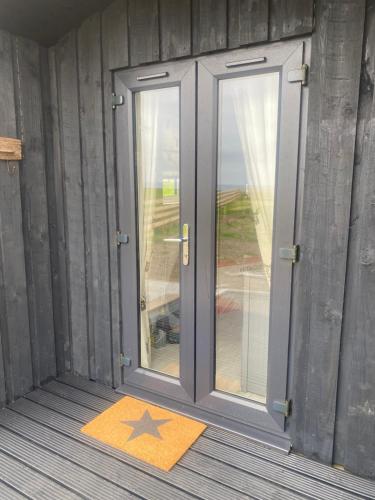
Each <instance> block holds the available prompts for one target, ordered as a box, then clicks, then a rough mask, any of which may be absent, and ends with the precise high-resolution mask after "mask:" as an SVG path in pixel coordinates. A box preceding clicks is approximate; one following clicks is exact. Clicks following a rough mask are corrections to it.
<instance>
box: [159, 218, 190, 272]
mask: <svg viewBox="0 0 375 500" xmlns="http://www.w3.org/2000/svg"><path fill="white" fill-rule="evenodd" d="M163 241H165V242H167V243H182V263H183V265H184V266H188V265H189V259H190V227H189V224H184V225H183V226H182V236H181V237H180V238H164V240H163Z"/></svg>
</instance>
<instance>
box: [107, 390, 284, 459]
mask: <svg viewBox="0 0 375 500" xmlns="http://www.w3.org/2000/svg"><path fill="white" fill-rule="evenodd" d="M116 392H117V393H118V394H124V395H127V396H134V397H135V398H138V399H143V400H145V401H148V402H149V403H153V404H156V405H158V406H161V407H164V408H167V409H169V410H174V411H177V412H179V413H181V414H182V415H186V416H188V417H192V418H195V419H196V420H199V421H201V422H204V423H207V424H211V425H214V426H216V427H220V428H221V429H224V430H226V431H229V432H233V433H235V434H239V435H241V436H245V437H247V438H249V439H251V440H253V441H256V442H258V443H261V444H263V445H265V446H268V447H272V448H275V449H277V450H279V451H281V452H282V453H284V454H286V455H287V454H289V453H290V451H291V448H292V445H291V441H290V437H289V435H287V434H282V433H280V434H275V433H270V432H269V431H265V430H263V429H259V428H256V427H253V426H251V425H246V424H243V423H241V422H238V421H236V420H232V419H230V418H227V417H223V416H221V415H217V414H215V413H214V412H211V411H207V409H205V408H201V407H199V406H198V405H196V404H194V403H192V404H188V403H186V402H181V401H176V400H172V399H170V398H167V397H165V396H164V395H162V394H157V393H154V392H150V391H147V390H145V389H143V388H140V387H137V386H134V385H130V384H123V385H121V386H120V387H118V388H117V389H116Z"/></svg>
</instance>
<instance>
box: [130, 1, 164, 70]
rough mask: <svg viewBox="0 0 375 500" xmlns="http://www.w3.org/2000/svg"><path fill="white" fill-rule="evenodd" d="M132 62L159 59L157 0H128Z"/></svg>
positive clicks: (134, 63)
mask: <svg viewBox="0 0 375 500" xmlns="http://www.w3.org/2000/svg"><path fill="white" fill-rule="evenodd" d="M128 12H129V14H128V15H129V17H128V25H129V42H130V48H129V49H130V63H131V65H132V66H137V65H138V64H143V63H148V62H154V61H158V60H159V58H160V51H159V15H158V1H157V0H128Z"/></svg>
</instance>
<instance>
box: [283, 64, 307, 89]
mask: <svg viewBox="0 0 375 500" xmlns="http://www.w3.org/2000/svg"><path fill="white" fill-rule="evenodd" d="M308 69H309V67H308V65H307V64H302V66H301V67H300V68H296V69H292V70H290V71H289V72H288V82H289V83H295V82H301V84H302V85H307V73H308Z"/></svg>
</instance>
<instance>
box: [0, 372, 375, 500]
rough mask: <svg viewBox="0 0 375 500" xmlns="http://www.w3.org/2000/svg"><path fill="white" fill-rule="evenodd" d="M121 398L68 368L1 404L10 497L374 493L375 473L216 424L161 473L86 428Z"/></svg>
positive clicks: (0, 467) (1, 463) (0, 485)
mask: <svg viewBox="0 0 375 500" xmlns="http://www.w3.org/2000/svg"><path fill="white" fill-rule="evenodd" d="M121 397H122V396H120V395H118V394H116V393H115V392H114V391H113V390H112V389H110V388H108V387H105V386H102V385H99V384H97V383H94V382H89V381H87V380H84V379H81V378H76V377H72V376H67V377H64V378H61V379H59V380H58V381H54V382H51V383H49V384H47V385H45V386H43V387H42V388H41V389H38V390H36V391H34V392H31V393H29V394H28V395H27V396H26V397H25V398H21V399H19V400H18V401H16V402H15V403H13V404H12V405H10V406H9V407H8V408H7V409H4V410H2V411H0V473H1V480H0V495H2V496H1V498H15V499H17V498H22V497H23V496H26V497H27V498H31V499H38V500H39V499H44V498H46V499H47V498H61V499H65V498H69V499H70V498H72V499H75V498H82V497H84V498H90V499H91V498H98V499H99V498H144V499H150V500H157V499H171V500H172V499H173V500H174V499H179V498H181V499H187V498H201V499H212V500H216V499H217V498H230V499H242V498H243V499H245V498H253V499H257V500H272V499H274V498H277V499H284V500H289V499H290V500H297V499H322V500H323V499H324V500H330V499H332V500H336V499H339V498H340V499H342V500H349V499H355V498H356V499H365V498H366V499H375V483H374V482H372V481H369V480H366V479H361V478H358V477H356V476H352V475H351V474H349V473H347V472H344V471H339V470H335V469H333V468H331V467H328V466H325V465H321V464H318V463H316V462H313V461H311V460H308V459H305V458H302V457H299V456H297V455H293V454H292V455H289V456H288V455H285V454H284V453H281V452H279V451H275V450H273V449H270V448H268V447H265V446H262V445H260V444H259V443H255V442H253V441H251V440H250V439H248V438H245V437H241V436H238V435H236V434H232V433H230V432H227V431H223V430H221V429H219V428H216V427H211V426H210V427H209V428H208V429H207V430H206V431H205V432H204V434H203V435H202V437H201V438H199V439H198V441H197V442H196V443H195V444H194V445H193V446H192V448H191V449H190V450H189V451H188V452H187V453H186V454H185V455H184V457H183V458H182V459H181V460H180V462H179V463H178V464H177V465H176V466H175V467H174V468H173V469H172V471H170V472H169V473H168V472H163V471H160V470H158V469H156V468H154V467H152V466H150V465H148V464H145V463H143V462H141V461H139V460H137V459H135V458H133V457H131V456H129V455H127V454H125V453H122V452H121V451H119V450H116V449H113V448H111V447H109V446H107V445H105V444H103V443H100V442H98V441H96V440H94V439H92V438H90V437H88V436H86V435H84V434H82V433H81V432H80V429H81V427H82V426H83V425H84V424H85V423H86V422H88V421H90V420H91V419H92V418H94V417H95V416H96V415H97V414H98V412H100V411H103V410H104V409H106V408H108V407H109V406H111V404H113V403H114V402H116V401H118V400H119V399H121ZM94 408H96V409H94Z"/></svg>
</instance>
